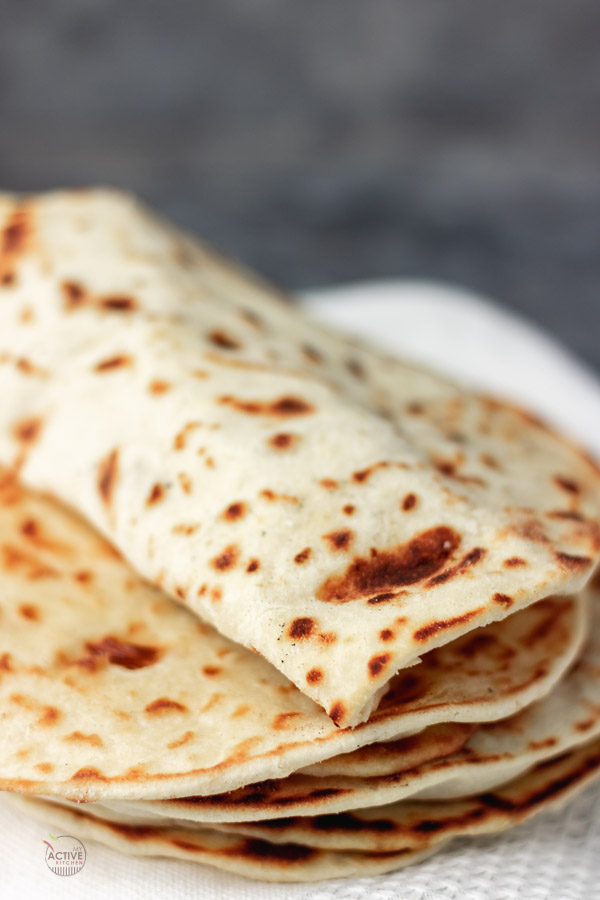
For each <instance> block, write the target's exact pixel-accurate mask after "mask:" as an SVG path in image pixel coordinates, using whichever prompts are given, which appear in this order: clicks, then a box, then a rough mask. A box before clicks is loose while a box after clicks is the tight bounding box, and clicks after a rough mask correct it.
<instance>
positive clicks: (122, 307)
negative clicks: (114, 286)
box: [98, 294, 137, 312]
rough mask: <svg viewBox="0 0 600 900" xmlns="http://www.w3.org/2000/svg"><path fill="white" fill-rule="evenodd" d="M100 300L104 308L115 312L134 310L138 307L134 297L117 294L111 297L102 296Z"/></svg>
mask: <svg viewBox="0 0 600 900" xmlns="http://www.w3.org/2000/svg"><path fill="white" fill-rule="evenodd" d="M98 302H99V305H100V306H101V307H102V308H103V309H108V310H111V311H113V312H134V311H135V310H136V309H137V302H136V301H135V300H134V298H133V297H122V296H119V295H116V294H115V295H111V296H110V297H101V298H100V300H99V301H98Z"/></svg>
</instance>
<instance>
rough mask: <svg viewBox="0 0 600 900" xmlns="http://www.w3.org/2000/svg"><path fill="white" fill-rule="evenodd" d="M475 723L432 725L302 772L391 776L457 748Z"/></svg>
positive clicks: (371, 776) (471, 730)
mask: <svg viewBox="0 0 600 900" xmlns="http://www.w3.org/2000/svg"><path fill="white" fill-rule="evenodd" d="M477 728H478V725H477V724H475V723H474V722H443V723H441V724H440V725H431V726H430V727H429V728H425V729H424V730H423V731H419V732H417V734H411V735H408V737H403V738H399V740H396V741H385V742H382V743H378V744H368V745H367V746H365V747H360V748H359V749H358V750H354V751H352V753H342V754H340V755H339V756H333V757H331V758H330V759H325V760H323V762H319V763H315V764H314V765H313V766H306V768H304V769H301V770H300V772H301V774H303V775H316V776H317V777H318V778H327V777H328V776H330V775H333V776H334V777H336V776H340V775H341V776H343V777H346V778H347V777H350V778H373V777H374V776H376V775H392V774H394V773H395V772H399V771H401V770H402V769H412V768H414V767H415V766H421V765H423V763H426V762H429V761H430V760H432V759H439V758H440V757H443V756H448V755H449V754H450V753H455V752H456V751H457V750H460V748H461V747H463V746H464V745H465V744H466V742H467V741H468V740H469V738H470V737H471V736H472V735H473V734H474V733H475V731H476V730H477Z"/></svg>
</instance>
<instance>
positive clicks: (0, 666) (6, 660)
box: [0, 653, 13, 672]
mask: <svg viewBox="0 0 600 900" xmlns="http://www.w3.org/2000/svg"><path fill="white" fill-rule="evenodd" d="M12 671H13V667H12V665H11V656H10V653H3V654H2V655H1V656H0V672H12Z"/></svg>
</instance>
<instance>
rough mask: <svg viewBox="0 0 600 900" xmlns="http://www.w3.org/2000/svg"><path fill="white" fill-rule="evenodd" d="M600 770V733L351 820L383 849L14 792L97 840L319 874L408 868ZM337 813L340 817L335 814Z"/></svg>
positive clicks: (553, 803) (281, 872)
mask: <svg viewBox="0 0 600 900" xmlns="http://www.w3.org/2000/svg"><path fill="white" fill-rule="evenodd" d="M599 777H600V739H596V740H594V741H591V742H589V743H587V744H585V745H583V746H581V747H579V748H578V749H576V750H572V751H570V752H568V753H564V754H562V755H561V756H559V757H557V758H555V759H551V760H547V761H545V762H543V763H540V764H539V765H537V766H535V767H534V768H533V769H532V770H531V771H529V772H527V773H526V774H524V775H522V776H520V777H519V778H516V779H515V780H514V781H512V782H510V783H509V784H507V785H505V786H503V787H501V788H499V789H498V790H496V791H494V792H493V793H485V794H480V795H478V796H475V797H471V798H468V799H466V800H440V801H429V802H427V801H422V802H420V803H418V802H415V803H399V804H396V805H394V806H388V807H384V808H380V809H378V810H369V811H368V812H365V811H363V812H361V813H360V814H358V815H357V814H354V815H352V816H351V817H350V820H351V824H349V823H346V825H345V826H344V825H343V824H342V822H341V820H343V818H344V817H343V816H337V817H335V818H336V819H337V820H338V825H337V826H335V825H333V823H332V824H331V825H330V826H328V830H329V831H330V833H335V830H336V828H337V830H338V831H341V833H343V832H344V827H345V828H346V829H348V828H350V829H351V830H352V833H353V835H354V836H355V837H356V838H359V839H360V836H361V834H363V835H369V834H372V833H373V832H375V833H378V834H385V835H387V836H388V838H389V836H390V835H393V836H394V843H395V844H396V849H394V850H388V851H377V852H358V851H352V850H324V849H319V848H317V847H315V846H311V845H310V844H308V843H305V844H302V843H284V844H276V843H271V842H270V841H266V840H262V839H259V838H253V837H246V836H242V835H239V834H234V833H222V832H221V833H219V832H217V831H215V830H211V829H198V828H189V829H186V828H184V827H176V828H159V827H153V826H148V825H134V824H124V823H122V822H121V823H116V822H111V821H108V820H105V819H100V818H97V817H95V816H92V815H91V814H90V813H87V812H85V811H84V810H74V809H67V808H65V807H61V806H58V805H57V804H55V803H53V802H52V801H45V800H39V799H37V798H35V799H34V798H31V797H25V796H22V795H7V797H9V798H10V802H12V803H14V804H16V805H17V806H18V807H19V808H21V809H23V810H25V811H26V812H28V813H29V814H30V815H32V816H33V817H34V818H36V819H38V820H40V821H42V822H47V823H49V824H50V825H53V826H54V827H58V828H61V829H64V830H65V831H66V832H67V833H71V834H73V835H74V836H76V837H78V838H79V839H81V840H96V841H99V842H100V843H103V844H106V845H108V846H110V847H113V848H114V849H116V850H120V851H121V852H124V853H130V854H132V855H136V856H166V857H176V858H179V859H186V860H196V861H198V862H203V863H207V864H209V865H212V866H215V867H217V868H219V869H224V870H226V871H230V872H235V873H236V874H238V875H244V876H246V877H248V878H255V879H259V880H263V881H299V882H302V881H304V882H308V881H319V880H321V879H326V878H339V877H342V876H350V875H356V876H360V875H373V874H377V873H384V872H389V871H393V870H394V869H400V868H402V867H404V866H407V865H411V864H412V863H415V862H418V861H420V860H422V859H425V858H426V857H428V856H430V855H431V854H432V853H434V852H436V851H437V850H439V849H441V848H442V847H443V846H444V845H445V844H447V843H448V841H450V840H451V839H452V838H455V837H460V836H466V835H482V834H492V833H494V832H500V831H504V830H506V829H507V828H511V827H514V826H515V825H518V824H520V823H521V822H523V821H525V820H527V819H529V818H531V817H533V816H534V815H537V814H538V813H540V812H541V811H542V810H544V809H546V808H549V807H557V806H560V805H563V804H564V803H566V802H567V800H569V799H570V798H571V797H573V796H574V795H575V794H577V793H578V792H579V791H581V790H582V789H583V788H584V787H585V786H586V785H588V784H590V783H591V782H593V781H594V780H595V779H598V778H599ZM331 818H332V819H333V818H334V817H331Z"/></svg>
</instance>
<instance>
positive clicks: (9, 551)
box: [1, 544, 58, 581]
mask: <svg viewBox="0 0 600 900" xmlns="http://www.w3.org/2000/svg"><path fill="white" fill-rule="evenodd" d="M1 552H2V564H3V566H4V568H5V570H6V571H8V572H10V571H17V570H19V569H21V570H24V572H25V575H26V577H27V578H28V579H29V580H30V581H37V580H38V579H40V578H56V576H57V575H58V572H57V571H56V569H53V568H52V567H51V566H48V565H46V563H44V562H43V561H42V560H41V559H40V558H39V557H37V556H35V554H33V553H27V552H25V551H24V550H21V549H20V548H19V547H13V546H11V545H10V544H3V545H2V548H1Z"/></svg>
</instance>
